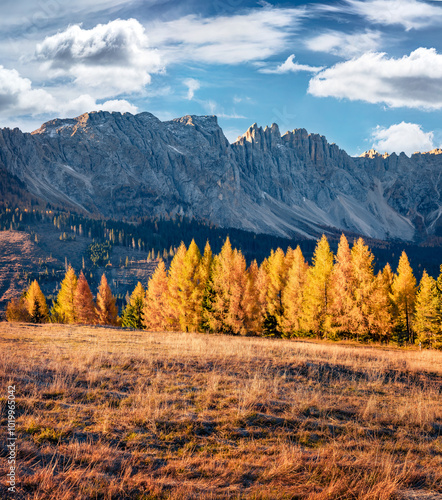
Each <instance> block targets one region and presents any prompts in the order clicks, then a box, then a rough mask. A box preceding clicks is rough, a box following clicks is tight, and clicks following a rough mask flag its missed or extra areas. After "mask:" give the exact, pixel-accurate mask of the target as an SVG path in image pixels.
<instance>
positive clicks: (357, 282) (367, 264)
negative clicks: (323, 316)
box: [350, 238, 375, 340]
mask: <svg viewBox="0 0 442 500" xmlns="http://www.w3.org/2000/svg"><path fill="white" fill-rule="evenodd" d="M351 260H352V273H353V279H354V292H353V304H352V309H351V311H350V320H351V324H350V329H351V332H352V333H353V335H355V336H356V339H357V340H359V338H360V337H364V336H365V337H367V336H370V326H371V322H372V294H373V291H374V285H375V279H374V272H373V260H374V255H373V254H372V253H371V251H370V249H369V248H368V246H367V245H366V244H365V243H364V240H363V239H362V238H358V239H357V241H356V242H355V243H354V244H353V247H352V249H351Z"/></svg>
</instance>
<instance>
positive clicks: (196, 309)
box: [191, 241, 213, 331]
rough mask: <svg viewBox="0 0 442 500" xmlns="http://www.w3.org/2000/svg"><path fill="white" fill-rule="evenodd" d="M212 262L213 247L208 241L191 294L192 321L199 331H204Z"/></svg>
mask: <svg viewBox="0 0 442 500" xmlns="http://www.w3.org/2000/svg"><path fill="white" fill-rule="evenodd" d="M212 262H213V255H212V249H211V248H210V244H209V242H208V241H207V242H206V246H205V247H204V253H203V256H202V257H201V259H200V261H199V263H198V268H197V270H196V273H195V282H194V284H195V286H194V288H193V292H192V295H191V302H192V304H193V307H192V316H191V323H192V324H193V325H196V326H195V329H196V330H197V331H204V319H203V311H204V303H205V299H206V294H207V293H208V286H209V280H210V274H211V270H212Z"/></svg>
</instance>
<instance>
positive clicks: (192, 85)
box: [183, 78, 201, 101]
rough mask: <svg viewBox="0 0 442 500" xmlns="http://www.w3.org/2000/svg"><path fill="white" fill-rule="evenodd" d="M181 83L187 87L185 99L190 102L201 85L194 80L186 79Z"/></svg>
mask: <svg viewBox="0 0 442 500" xmlns="http://www.w3.org/2000/svg"><path fill="white" fill-rule="evenodd" d="M183 83H184V85H185V86H186V87H187V99H188V100H189V101H191V100H192V99H193V97H194V95H195V92H196V91H197V90H198V89H199V88H200V87H201V84H200V82H199V81H198V80H195V79H194V78H186V80H184V81H183Z"/></svg>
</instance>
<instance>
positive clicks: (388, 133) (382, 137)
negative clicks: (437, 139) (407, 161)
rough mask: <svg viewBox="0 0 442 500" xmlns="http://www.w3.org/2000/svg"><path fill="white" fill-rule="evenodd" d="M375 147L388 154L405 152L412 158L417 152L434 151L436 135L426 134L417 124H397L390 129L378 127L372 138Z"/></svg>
mask: <svg viewBox="0 0 442 500" xmlns="http://www.w3.org/2000/svg"><path fill="white" fill-rule="evenodd" d="M371 138H372V140H373V141H374V142H373V147H374V148H375V149H377V150H378V151H381V152H384V151H386V152H387V153H398V154H399V153H401V152H404V153H405V154H406V155H408V156H410V155H412V154H413V153H415V152H416V151H420V152H425V151H430V150H431V149H434V147H435V146H434V133H433V132H424V131H423V130H422V127H421V126H420V125H418V124H416V123H405V122H401V123H397V124H395V125H391V126H390V127H388V128H385V127H381V126H379V125H378V126H377V127H376V128H375V129H374V130H373V133H372V136H371Z"/></svg>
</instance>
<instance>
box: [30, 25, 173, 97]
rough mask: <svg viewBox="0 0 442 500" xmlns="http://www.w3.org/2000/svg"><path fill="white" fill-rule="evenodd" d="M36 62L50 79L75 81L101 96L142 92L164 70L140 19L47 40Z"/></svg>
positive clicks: (70, 30) (40, 46) (71, 29)
mask: <svg viewBox="0 0 442 500" xmlns="http://www.w3.org/2000/svg"><path fill="white" fill-rule="evenodd" d="M36 58H37V60H39V61H42V62H43V66H42V69H43V70H46V71H47V72H48V75H49V76H50V77H53V78H55V77H60V76H63V77H66V76H68V77H71V78H73V79H74V82H75V84H76V86H77V87H79V88H81V89H82V90H83V91H84V90H86V91H90V90H96V89H99V90H100V96H101V97H106V96H115V95H118V94H121V93H128V92H139V91H141V90H142V89H143V88H144V87H145V86H146V85H147V84H149V83H150V81H151V76H150V75H151V73H158V72H161V71H162V70H163V66H162V61H161V57H160V54H159V52H158V51H157V50H155V49H151V48H149V43H148V38H147V35H146V33H145V30H144V27H143V26H142V25H141V24H140V23H139V22H138V21H137V20H136V19H128V20H121V19H117V20H115V21H111V22H109V23H108V24H98V25H97V26H95V27H94V28H92V29H90V30H86V29H83V28H82V27H81V26H80V25H74V26H70V27H69V28H68V29H67V30H65V31H63V32H60V33H57V34H56V35H53V36H50V37H47V38H45V40H44V41H43V42H42V43H40V44H38V45H37V49H36Z"/></svg>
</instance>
